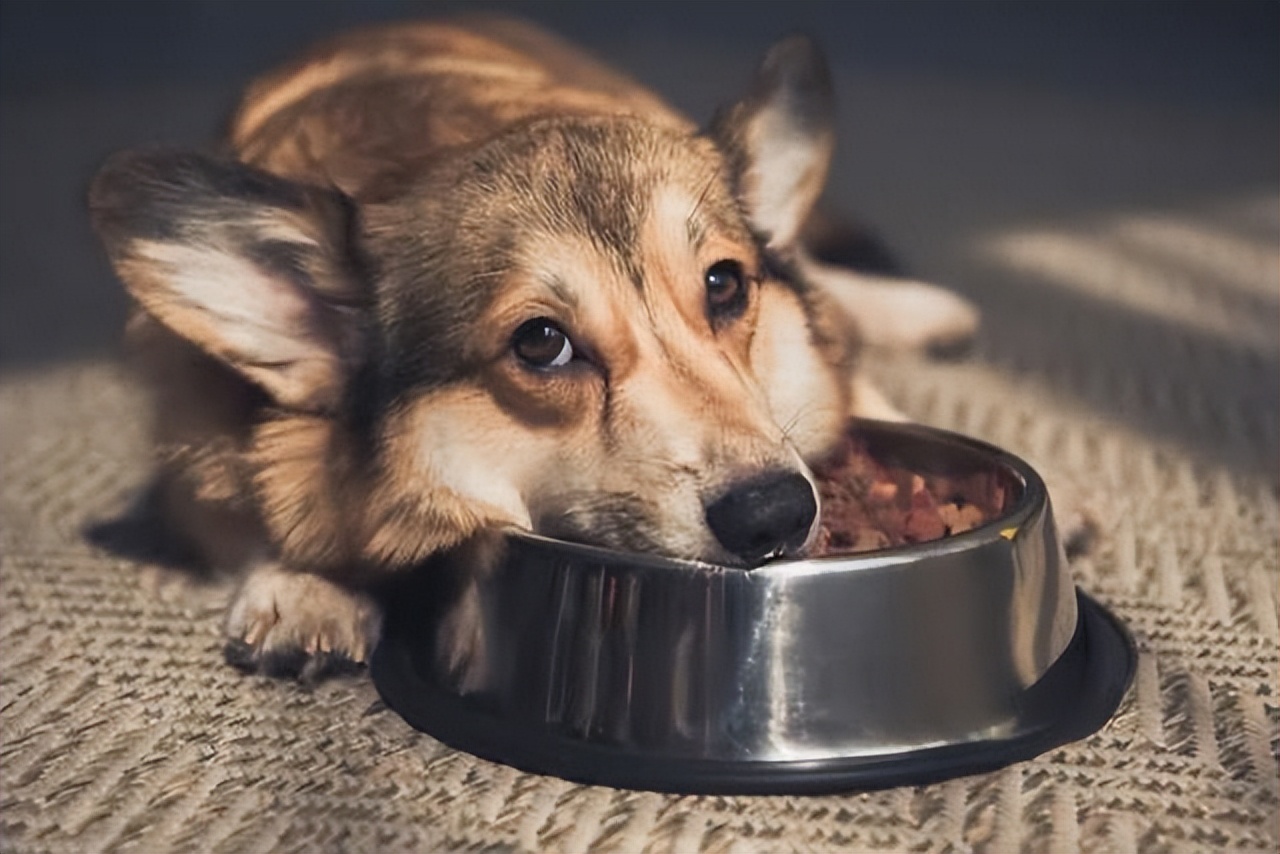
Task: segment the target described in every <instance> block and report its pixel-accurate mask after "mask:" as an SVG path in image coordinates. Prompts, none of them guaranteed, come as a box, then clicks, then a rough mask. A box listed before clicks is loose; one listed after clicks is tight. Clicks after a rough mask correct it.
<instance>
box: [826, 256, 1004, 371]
mask: <svg viewBox="0 0 1280 854" xmlns="http://www.w3.org/2000/svg"><path fill="white" fill-rule="evenodd" d="M802 270H803V274H804V276H805V278H806V280H808V281H810V282H812V283H813V284H816V285H817V286H818V287H820V288H822V290H823V291H824V292H825V293H826V294H827V295H828V296H830V297H831V298H832V299H833V300H834V301H835V302H836V303H837V304H838V305H839V306H840V307H841V308H842V309H843V310H844V311H845V312H847V313H848V314H849V316H851V317H852V318H853V320H854V322H855V323H856V324H857V326H858V331H859V333H860V334H861V336H862V340H863V341H864V342H865V343H866V344H868V345H870V346H872V347H877V348H883V349H891V350H926V351H928V352H930V353H932V354H936V355H939V356H950V355H958V354H961V353H963V352H964V351H965V350H966V349H967V348H968V347H969V345H970V344H971V343H972V341H973V339H974V337H975V336H976V334H977V332H978V324H979V320H980V315H979V312H978V309H977V307H976V306H974V305H973V303H971V302H969V301H968V300H967V299H965V298H964V297H962V296H960V295H959V294H956V293H952V292H951V291H948V290H946V289H944V288H940V287H938V286H937V285H930V284H926V283H924V282H917V281H914V280H912V279H898V278H891V277H888V276H876V275H871V274H868V273H861V272H856V271H854V270H848V269H844V268H842V267H835V266H832V265H829V264H822V263H819V262H814V261H805V262H804V263H803V265H802Z"/></svg>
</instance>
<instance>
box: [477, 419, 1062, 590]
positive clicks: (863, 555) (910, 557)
mask: <svg viewBox="0 0 1280 854" xmlns="http://www.w3.org/2000/svg"><path fill="white" fill-rule="evenodd" d="M867 428H869V429H871V430H873V431H874V430H878V431H882V432H886V433H895V432H896V433H900V434H906V435H908V436H910V437H911V438H914V439H918V440H925V441H941V442H943V443H946V444H950V445H953V446H954V445H958V446H961V447H963V448H964V449H965V450H967V451H969V452H976V453H978V454H979V455H981V456H984V457H987V458H989V461H990V462H991V463H992V465H993V466H996V467H1001V468H1004V469H1005V470H1006V471H1007V472H1009V473H1010V474H1012V475H1013V477H1014V479H1015V480H1016V481H1017V482H1018V483H1019V485H1020V486H1021V487H1022V494H1021V495H1019V496H1018V498H1017V500H1016V501H1015V502H1014V504H1013V506H1012V507H1010V508H1009V510H1008V511H1006V512H1005V513H1003V514H1001V515H1000V516H998V517H996V518H994V519H991V520H989V521H987V522H984V523H982V524H981V525H979V526H977V527H975V528H970V529H969V530H967V531H963V532H961V533H959V534H950V535H948V536H945V537H941V538H939V539H936V540H928V541H926V542H923V543H911V544H908V545H901V546H891V547H889V548H885V549H875V550H872V551H864V552H851V553H847V554H827V555H821V556H818V557H799V558H783V559H775V560H772V561H768V562H766V563H763V564H760V565H758V566H754V567H747V566H729V565H726V564H718V563H713V562H711V561H704V560H698V559H696V558H681V557H673V556H667V555H659V554H650V553H646V552H629V551H622V550H620V549H611V548H607V547H605V546H595V545H589V544H587V543H577V542H573V541H572V540H561V539H557V538H555V537H548V536H544V535H542V534H535V533H533V532H531V531H527V530H524V529H522V528H516V527H506V528H504V529H502V533H503V534H505V535H506V536H507V537H508V539H514V540H517V541H522V542H524V543H527V544H529V545H532V546H534V547H535V548H540V549H547V550H554V551H558V552H560V553H561V554H566V553H567V555H570V556H577V557H580V558H581V559H583V560H585V561H590V562H592V563H595V564H608V565H612V566H626V567H627V568H629V569H639V570H644V569H647V570H681V571H684V572H689V571H696V572H702V573H708V572H710V573H719V574H726V575H743V576H749V577H755V578H761V579H764V578H778V577H796V578H798V577H802V576H804V575H808V574H811V573H815V572H822V573H832V572H861V571H867V570H873V569H881V568H886V567H892V566H898V565H901V564H914V563H918V562H920V561H922V560H924V559H927V558H935V557H942V556H944V555H949V554H955V553H956V552H963V551H971V550H975V549H979V548H982V547H983V546H985V545H988V544H990V543H995V542H998V541H999V540H1002V539H1003V540H1012V539H1013V538H1014V536H1015V535H1016V534H1017V532H1018V531H1020V530H1022V529H1023V527H1024V526H1025V525H1026V523H1027V521H1028V520H1029V519H1030V518H1031V517H1032V516H1034V515H1035V514H1036V513H1037V512H1038V511H1039V510H1040V509H1041V508H1042V507H1044V508H1047V507H1048V506H1049V493H1048V489H1047V488H1046V487H1045V484H1044V480H1043V479H1042V478H1041V477H1040V475H1039V474H1038V473H1037V472H1036V470H1035V469H1034V468H1032V467H1031V465H1030V464H1028V463H1027V462H1026V461H1025V460H1023V459H1022V458H1021V457H1018V456H1017V455H1015V454H1012V453H1010V452H1009V451H1006V450H1004V449H1003V448H1000V447H998V446H996V445H993V444H991V443H989V442H984V441H982V440H981V439H975V438H973V437H971V436H966V435H964V434H962V433H957V432H955V431H952V430H945V429H942V428H940V427H931V426H928V425H925V424H914V423H904V422H896V421H881V420H875V419H870V418H854V419H851V420H850V421H849V422H848V423H847V424H846V426H845V432H846V434H847V433H849V432H856V431H858V430H863V429H867Z"/></svg>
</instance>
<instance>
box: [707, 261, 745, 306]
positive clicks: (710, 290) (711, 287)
mask: <svg viewBox="0 0 1280 854" xmlns="http://www.w3.org/2000/svg"><path fill="white" fill-rule="evenodd" d="M706 286H707V314H708V315H709V316H710V317H711V319H712V320H713V321H718V320H732V319H733V318H735V317H737V316H738V315H740V314H742V310H743V309H744V308H746V306H747V277H746V275H745V274H744V273H743V271H742V265H741V264H739V263H738V262H737V261H717V262H716V263H714V264H712V265H711V266H710V267H708V268H707V275H706Z"/></svg>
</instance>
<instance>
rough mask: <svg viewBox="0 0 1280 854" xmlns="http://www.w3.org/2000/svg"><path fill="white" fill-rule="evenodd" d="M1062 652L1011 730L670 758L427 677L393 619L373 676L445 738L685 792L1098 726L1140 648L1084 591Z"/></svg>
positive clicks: (924, 763) (494, 754)
mask: <svg viewBox="0 0 1280 854" xmlns="http://www.w3.org/2000/svg"><path fill="white" fill-rule="evenodd" d="M1078 599H1079V620H1078V622H1077V624H1076V633H1075V636H1074V637H1073V638H1072V641H1071V643H1070V645H1069V646H1068V647H1067V649H1066V651H1065V652H1063V654H1062V655H1061V656H1060V657H1059V658H1058V660H1057V661H1056V662H1055V663H1054V664H1053V666H1052V667H1050V668H1049V670H1048V671H1047V672H1046V673H1045V675H1044V677H1043V678H1041V679H1040V681H1039V682H1037V683H1036V684H1035V685H1033V686H1032V687H1031V688H1030V689H1028V690H1027V692H1026V694H1025V695H1024V703H1023V707H1022V709H1021V718H1022V721H1023V723H1024V726H1023V727H1022V732H1021V734H1020V735H1018V736H1016V737H1014V738H1008V739H1000V740H986V741H974V742H966V743H962V744H953V745H944V746H940V747H931V748H927V749H924V750H917V751H911V752H908V753H896V754H889V755H884V756H858V757H848V758H835V759H821V760H809V761H793V762H761V761H724V760H699V759H671V758H660V757H652V756H645V755H643V754H635V753H620V751H619V750H618V749H617V748H613V747H608V746H605V745H598V744H591V743H587V742H582V741H578V740H575V739H572V738H567V737H565V736H562V735H560V734H557V733H549V732H547V731H545V730H542V729H537V728H534V727H529V726H513V725H512V724H511V723H510V722H504V721H502V720H499V719H495V718H494V717H492V716H491V715H488V714H486V713H485V711H484V709H483V707H480V706H477V705H476V704H475V703H472V702H470V701H468V700H467V699H464V698H460V697H459V696H457V695H455V694H452V693H448V692H446V691H443V690H441V689H440V688H439V687H438V686H436V685H434V684H430V683H429V682H427V681H425V680H423V679H422V678H421V676H420V675H419V674H418V672H417V670H416V668H415V667H414V650H413V649H412V648H411V644H410V643H408V642H405V641H404V640H403V637H404V636H402V635H399V634H397V633H396V632H395V631H394V626H393V627H391V628H392V631H390V632H389V633H388V634H387V636H386V638H384V641H383V643H381V644H380V645H379V647H378V649H377V650H376V651H375V653H374V656H373V662H372V673H373V680H374V684H375V685H376V686H377V688H378V692H379V693H380V694H381V695H382V698H383V700H384V701H385V702H386V703H387V705H388V706H390V707H391V708H392V709H394V710H395V711H396V712H398V713H399V714H400V715H401V716H402V717H403V718H404V719H405V720H406V721H408V722H409V724H411V725H412V726H413V727H415V728H416V729H419V730H422V731H423V732H426V733H427V734H429V735H431V736H432V737H434V738H436V739H438V740H439V741H442V742H444V743H445V744H447V745H449V746H450V747H454V748H456V749H458V750H463V751H466V752H468V753H472V754H474V755H476V756H479V757H481V758H484V759H489V760H492V761H494V762H501V763H503V764H506V765H511V766H514V767H516V768H519V769H520V770H522V771H529V772H532V773H535V774H549V775H552V776H556V777H563V778H565V779H567V780H573V781H576V782H580V783H591V784H597V785H604V786H613V787H616V788H623V789H647V790H652V791H658V792H672V793H678V794H723V795H730V794H743V795H747V794H749V795H782V794H818V793H826V792H843V791H854V790H865V789H884V788H890V787H893V786H906V785H919V784H924V783H932V782H937V781H939V780H945V779H950V778H952V777H962V776H968V775H970V774H978V773H982V772H985V771H992V770H995V769H997V768H1003V767H1004V766H1006V765H1011V764H1013V763H1015V762H1022V761H1024V760H1027V759H1031V758H1033V757H1036V756H1039V755H1040V754H1042V753H1044V752H1046V751H1048V750H1052V749H1053V748H1055V747H1059V746H1061V745H1063V744H1067V743H1069V742H1072V741H1077V740H1079V739H1081V738H1084V737H1086V736H1088V735H1091V734H1093V733H1094V732H1096V731H1097V730H1099V729H1101V728H1102V726H1103V725H1104V724H1105V723H1106V722H1107V721H1108V720H1110V719H1111V716H1112V715H1113V714H1114V713H1115V711H1116V709H1117V708H1118V707H1119V705H1120V701H1121V700H1122V699H1123V698H1124V694H1125V691H1126V690H1128V687H1129V684H1130V682H1131V681H1132V679H1133V672H1134V667H1135V664H1136V661H1137V651H1136V649H1135V647H1134V644H1133V639H1132V638H1131V637H1130V635H1129V633H1128V631H1127V630H1126V629H1125V628H1124V626H1123V625H1122V624H1121V623H1120V622H1119V621H1118V620H1117V619H1116V618H1115V617H1114V616H1112V615H1111V613H1110V612H1108V611H1107V610H1106V609H1105V608H1103V607H1102V606H1101V605H1099V604H1098V603H1097V602H1095V601H1094V600H1092V599H1090V598H1089V597H1088V596H1086V595H1084V594H1083V593H1079V594H1078Z"/></svg>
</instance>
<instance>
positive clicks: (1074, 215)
mask: <svg viewBox="0 0 1280 854" xmlns="http://www.w3.org/2000/svg"><path fill="white" fill-rule="evenodd" d="M462 8H466V9H469V10H475V9H482V8H489V9H493V8H497V9H507V10H514V11H516V12H519V13H521V14H524V15H525V16H527V17H529V18H532V19H534V20H537V21H540V22H542V23H544V24H545V25H547V26H549V27H551V28H553V29H555V30H558V31H559V32H561V33H562V34H564V35H567V36H569V37H570V38H572V39H575V40H577V41H579V42H581V43H584V44H586V45H588V46H590V47H591V48H592V49H593V50H594V51H595V52H596V53H597V54H599V55H600V56H602V57H603V58H605V59H607V60H610V61H612V62H613V63H615V64H616V65H618V66H620V67H621V68H623V69H625V70H627V71H629V72H631V73H632V74H633V75H634V76H636V77H637V78H639V79H640V80H641V81H643V82H646V83H648V84H649V85H651V86H652V87H654V88H655V89H657V90H658V91H659V92H660V93H662V94H663V95H665V96H667V97H668V98H669V99H670V100H671V101H673V102H674V103H675V104H676V105H677V106H679V107H682V108H684V109H685V110H687V111H688V112H690V113H691V114H692V115H693V116H694V117H695V118H698V119H700V120H701V119H705V118H706V117H708V116H709V114H710V112H711V111H712V109H713V108H714V107H715V106H716V105H717V104H718V103H720V102H721V101H723V100H727V99H730V98H732V97H734V96H735V95H736V94H737V93H739V92H740V91H741V90H742V88H743V86H744V85H745V82H746V80H747V79H748V77H749V75H750V73H751V71H752V68H753V66H754V63H755V61H756V59H757V57H758V56H759V55H760V53H761V52H762V51H763V50H764V49H765V48H766V47H767V45H768V44H769V43H770V42H771V41H772V40H774V39H776V38H777V37H779V36H781V35H784V34H786V33H788V32H791V31H794V30H803V31H807V32H810V33H812V34H814V35H816V36H817V37H818V38H819V39H820V40H821V41H822V43H823V44H824V45H825V47H826V50H827V52H828V54H829V56H830V60H831V64H832V67H833V70H834V72H835V78H836V85H837V87H838V95H839V99H840V128H839V130H840V139H839V148H838V152H837V157H836V164H835V167H834V174H833V176H832V180H831V184H830V189H829V192H828V196H829V198H830V200H831V201H832V202H833V203H834V205H835V206H836V207H837V208H843V209H845V210H849V211H855V212H856V213H857V214H858V215H859V216H860V217H862V218H864V219H866V220H868V221H870V222H871V223H873V224H875V225H876V226H877V227H878V228H879V230H880V231H881V233H882V234H883V235H885V236H886V237H887V238H888V241H889V243H890V244H891V245H893V246H894V247H895V248H896V249H897V250H898V251H899V254H900V255H902V256H903V257H904V258H905V260H906V262H907V264H908V265H909V266H910V267H912V268H913V269H914V270H915V271H917V272H919V273H921V274H922V275H924V276H926V277H929V278H933V279H936V280H941V281H945V282H947V283H948V284H950V285H952V286H953V287H955V288H957V289H958V290H961V291H963V292H965V293H967V294H968V295H970V296H971V297H973V298H974V299H976V300H977V301H978V302H979V303H981V304H982V305H983V307H984V309H986V310H987V311H988V313H989V316H990V312H992V311H995V312H996V314H997V316H998V313H999V307H1000V305H1001V304H1003V303H1009V302H1010V301H1011V300H1012V301H1016V300H1017V299H1024V300H1030V299H1035V300H1040V301H1041V303H1044V301H1045V300H1047V301H1048V304H1050V305H1056V304H1055V303H1054V300H1057V301H1059V302H1060V303H1062V308H1063V310H1076V311H1084V310H1089V309H1090V304H1089V303H1088V301H1087V299H1086V298H1083V297H1080V296H1079V295H1075V294H1066V293H1061V292H1054V291H1052V289H1050V288H1046V289H1044V290H1042V291H1034V290H1028V291H1026V292H1025V293H1021V292H1018V293H1010V292H1006V290H1001V287H1000V286H998V285H991V284H990V283H989V282H987V281H986V280H985V278H984V276H985V274H984V273H983V271H982V270H981V269H980V268H979V267H975V265H974V262H973V261H972V258H971V257H970V255H969V254H966V253H968V252H969V247H970V246H971V245H972V243H973V241H974V240H975V239H977V238H979V237H981V236H982V235H987V234H991V233H996V232H999V231H1000V230H1001V229H1006V228H1010V227H1014V226H1019V225H1025V224H1040V223H1050V224H1052V223H1076V222H1081V221H1087V220H1088V219H1089V218H1090V217H1096V216H1099V215H1103V214H1107V213H1110V212H1115V211H1130V210H1139V211H1152V210H1154V211H1161V212H1172V213H1179V212H1186V211H1193V210H1200V209H1202V208H1203V206H1204V205H1205V204H1209V203H1212V202H1214V201H1215V200H1219V199H1233V198H1266V197H1268V196H1271V195H1274V193H1275V191H1276V188H1277V182H1278V180H1280V4H1277V3H1274V2H1269V3H1240V2H1210V3H1172V4H1171V3H1113V2H1106V3H1083V2H1072V3H1012V2H1008V3H1006V2H998V3H975V2H941V3H934V2H905V3H806V2H756V3H728V2H685V3H674V2H672V3H664V2H641V3H634V2H598V3H547V2H529V3H467V4H458V3H427V2H423V3H411V2H395V1H394V0H366V2H360V3H327V2H320V3H315V2H271V0H260V1H259V2H177V1H176V0H174V2H130V3H112V2H89V3H77V2H54V1H53V0H47V2H10V1H9V0H6V2H3V4H0V194H2V195H0V363H2V364H0V367H4V368H7V369H14V368H30V367H37V366H39V365H42V364H48V363H50V362H52V361H61V360H66V359H71V358H83V357H90V356H95V355H99V354H102V353H105V352H110V351H111V350H112V349H113V348H114V347H115V346H116V341H117V339H118V335H119V328H120V323H121V321H122V319H123V316H124V301H123V298H122V295H121V292H120V289H119V287H118V285H116V284H115V283H114V281H113V280H112V278H111V275H110V273H109V271H108V270H107V268H106V266H105V264H104V262H103V260H102V258H101V256H100V254H99V251H98V248H97V246H96V243H95V241H94V239H93V237H92V235H91V233H90V232H89V229H88V226H87V222H86V218H85V215H84V211H83V193H84V188H85V186H86V184H87V182H88V180H89V178H90V176H91V175H92V173H93V171H94V169H95V167H96V165H97V164H98V163H100V162H101V161H102V159H103V158H104V157H105V156H106V155H107V154H108V153H110V152H112V151H114V150H117V149H120V148H125V147H130V146H136V145H144V144H150V143H156V142H165V143H179V144H189V145H208V144H209V143H210V142H211V141H212V140H213V139H214V138H215V136H216V134H217V131H218V129H219V127H220V125H221V123H222V122H223V121H224V120H225V118H226V116H227V115H228V113H229V111H230V109H231V107H232V105H233V103H234V100H235V98H236V96H237V93H238V92H239V90H240V89H241V88H242V87H243V86H244V85H245V83H247V82H248V80H249V79H250V78H251V77H252V76H254V75H255V74H256V73H259V72H261V71H263V70H265V69H267V68H269V67H270V66H272V65H273V64H274V63H276V62H279V61H281V60H283V59H286V58H288V57H289V56H290V55H291V54H292V53H293V52H295V51H296V50H298V49H300V48H302V47H304V46H305V45H307V44H308V43H310V42H311V41H313V40H314V39H316V38H317V37H320V36H323V35H325V34H327V33H331V32H333V31H335V30H339V29H341V28H343V27H347V26H350V25H353V24H358V23H365V22H371V21H381V20H391V19H397V18H406V17H415V16H425V15H430V14H432V13H436V12H446V11H454V10H458V9H462ZM1127 322H1131V323H1133V324H1136V325H1137V327H1136V328H1137V329H1138V332H1142V331H1143V330H1145V329H1147V325H1149V322H1148V320H1147V319H1144V318H1130V319H1129V321H1127ZM1144 324H1146V325H1144ZM988 328H990V325H989V326H988ZM1123 334H1125V335H1130V334H1135V333H1134V332H1133V331H1132V330H1130V331H1128V332H1124V333H1123ZM1050 338H1051V336H1050ZM1024 339H1025V340H1023V339H1018V338H1017V336H993V335H991V334H989V333H988V334H986V335H984V339H983V343H982V345H981V347H980V354H979V355H980V357H981V356H982V354H983V353H985V354H986V357H988V358H992V359H995V360H997V361H999V360H1002V359H1003V360H1004V361H1006V362H1008V363H1010V364H1017V365H1022V366H1023V368H1025V369H1026V370H1032V371H1034V364H1035V361H1036V360H1035V358H1033V357H1031V356H1029V355H1028V353H1027V352H1023V351H1024V350H1028V349H1030V348H1038V349H1045V348H1048V349H1049V350H1050V351H1051V350H1052V346H1051V345H1052V341H1051V340H1049V341H1048V343H1045V339H1044V336H1043V335H1040V334H1039V333H1037V334H1033V335H1029V336H1024ZM1019 341H1022V343H1021V344H1019V343H1018V342H1019ZM1020 347H1021V348H1022V349H1021V350H1019V348H1020ZM1065 347H1066V345H1064V348H1065ZM1067 357H1069V354H1068V355H1063V354H1054V353H1052V352H1049V353H1048V355H1046V356H1045V357H1044V358H1067ZM1027 365H1031V368H1026V366H1027ZM1263 369H1264V378H1266V379H1270V378H1271V377H1272V376H1273V375H1274V374H1276V372H1277V371H1276V366H1275V364H1274V362H1271V361H1269V362H1266V363H1265V364H1264V365H1263ZM1267 400H1268V401H1269V400H1270V398H1269V397H1268V398H1267ZM1099 403H1100V404H1103V403H1105V401H1099Z"/></svg>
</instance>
